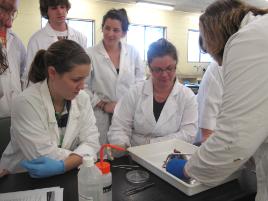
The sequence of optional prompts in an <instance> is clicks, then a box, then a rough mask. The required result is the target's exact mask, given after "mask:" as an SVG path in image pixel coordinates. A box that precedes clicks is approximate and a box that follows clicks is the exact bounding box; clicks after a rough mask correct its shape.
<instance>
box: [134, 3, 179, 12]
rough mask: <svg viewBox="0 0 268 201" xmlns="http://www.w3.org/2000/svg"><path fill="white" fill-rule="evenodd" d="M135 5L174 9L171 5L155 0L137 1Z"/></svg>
mask: <svg viewBox="0 0 268 201" xmlns="http://www.w3.org/2000/svg"><path fill="white" fill-rule="evenodd" d="M137 5H139V6H142V7H146V8H156V9H163V10H174V6H173V5H169V4H163V3H155V2H150V1H137Z"/></svg>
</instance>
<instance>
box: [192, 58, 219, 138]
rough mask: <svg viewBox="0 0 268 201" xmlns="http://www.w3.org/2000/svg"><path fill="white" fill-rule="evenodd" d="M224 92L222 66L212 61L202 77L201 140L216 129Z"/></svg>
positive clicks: (200, 101) (200, 89)
mask: <svg viewBox="0 0 268 201" xmlns="http://www.w3.org/2000/svg"><path fill="white" fill-rule="evenodd" d="M222 94H223V80H222V66H219V65H218V64H217V63H216V62H212V63H210V64H209V66H208V67H207V70H206V72H205V74H204V76H203V78H202V81H201V84H200V87H199V90H198V94H197V102H198V127H199V129H200V131H199V132H200V135H201V142H204V141H205V140H206V139H207V138H208V137H209V136H210V135H211V134H212V132H213V131H214V130H215V128H216V119H217V116H218V114H219V111H220V107H221V101H222Z"/></svg>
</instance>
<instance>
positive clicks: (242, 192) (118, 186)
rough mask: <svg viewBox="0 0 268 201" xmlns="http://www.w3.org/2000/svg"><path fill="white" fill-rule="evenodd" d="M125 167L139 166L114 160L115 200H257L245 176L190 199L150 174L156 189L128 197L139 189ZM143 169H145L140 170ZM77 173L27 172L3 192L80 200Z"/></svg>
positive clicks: (3, 182)
mask: <svg viewBox="0 0 268 201" xmlns="http://www.w3.org/2000/svg"><path fill="white" fill-rule="evenodd" d="M122 164H123V165H126V164H127V165H129V164H135V165H136V163H135V162H134V161H132V160H131V158H130V157H122V158H119V159H116V160H114V161H112V168H111V171H112V177H113V183H112V189H113V201H254V197H255V191H254V190H252V188H251V187H250V185H248V182H249V181H245V177H244V176H242V178H241V179H239V180H238V179H237V180H233V181H230V182H228V183H225V184H223V185H220V186H217V187H215V188H212V189H209V190H207V191H204V192H202V193H199V194H196V195H193V196H187V195H185V194H184V193H182V192H181V191H179V190H178V189H176V188H174V187H173V186H171V185H170V184H168V183H167V182H165V181H164V180H162V179H161V178H159V177H158V176H156V175H154V174H153V173H150V179H149V182H153V183H154V185H153V186H151V187H150V188H147V189H145V190H143V191H141V192H137V193H136V194H133V195H126V190H128V189H131V188H133V187H136V186H137V184H131V183H130V182H129V181H127V180H126V177H125V175H126V173H127V172H128V171H130V170H129V169H128V168H127V169H124V168H118V166H117V167H113V166H114V165H115V166H116V165H122ZM140 169H143V168H142V167H140ZM77 173H78V170H72V171H69V172H67V173H65V174H63V175H58V176H54V177H50V178H45V179H32V178H30V177H29V176H28V174H27V173H19V174H13V175H8V176H6V177H4V178H0V193H6V192H13V191H22V190H31V189H37V188H46V187H53V186H60V187H62V188H64V191H63V198H64V201H78V192H77ZM249 183H250V182H249Z"/></svg>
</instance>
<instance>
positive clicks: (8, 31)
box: [7, 29, 16, 51]
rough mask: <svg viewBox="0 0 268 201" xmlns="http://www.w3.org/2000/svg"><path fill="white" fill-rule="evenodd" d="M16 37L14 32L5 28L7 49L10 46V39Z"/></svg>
mask: <svg viewBox="0 0 268 201" xmlns="http://www.w3.org/2000/svg"><path fill="white" fill-rule="evenodd" d="M15 37H16V34H15V33H14V32H13V31H12V30H11V29H7V51H8V50H9V48H10V44H11V41H12V40H13V39H14V38H15Z"/></svg>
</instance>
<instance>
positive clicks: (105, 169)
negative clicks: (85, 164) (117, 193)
mask: <svg viewBox="0 0 268 201" xmlns="http://www.w3.org/2000/svg"><path fill="white" fill-rule="evenodd" d="M108 147H109V148H113V149H117V150H119V151H126V149H124V148H122V147H119V146H116V145H113V144H103V145H102V146H101V149H100V162H97V163H96V166H97V167H98V168H99V169H100V170H101V172H102V174H108V173H109V172H110V169H111V168H110V163H108V162H105V161H103V157H104V148H108Z"/></svg>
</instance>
